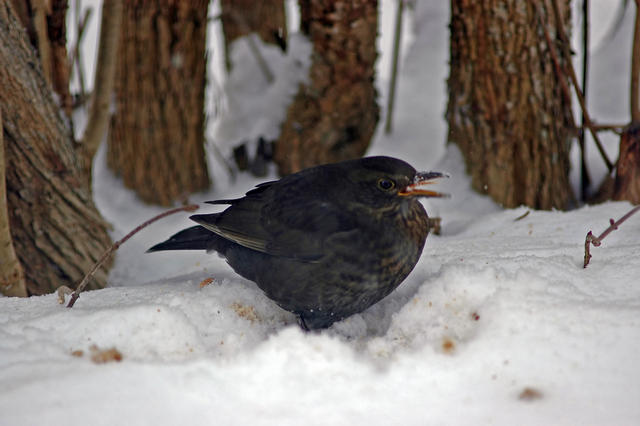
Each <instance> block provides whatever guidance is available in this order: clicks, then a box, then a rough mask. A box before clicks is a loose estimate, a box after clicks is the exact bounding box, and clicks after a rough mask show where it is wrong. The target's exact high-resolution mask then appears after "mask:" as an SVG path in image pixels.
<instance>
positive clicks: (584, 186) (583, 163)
mask: <svg viewBox="0 0 640 426" xmlns="http://www.w3.org/2000/svg"><path fill="white" fill-rule="evenodd" d="M588 77H589V0H582V91H583V92H584V98H585V101H586V99H587V87H588V81H589V78H588ZM584 122H585V119H584V112H583V113H582V114H580V133H579V135H578V143H579V145H580V195H581V199H582V200H586V199H587V195H588V194H587V192H588V190H589V186H590V185H591V178H590V177H589V170H588V169H587V150H586V143H585V131H584Z"/></svg>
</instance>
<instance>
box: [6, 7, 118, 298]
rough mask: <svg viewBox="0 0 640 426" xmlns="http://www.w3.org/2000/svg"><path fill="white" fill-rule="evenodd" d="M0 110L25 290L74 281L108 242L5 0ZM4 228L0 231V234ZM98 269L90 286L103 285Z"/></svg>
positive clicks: (38, 290)
mask: <svg viewBox="0 0 640 426" xmlns="http://www.w3.org/2000/svg"><path fill="white" fill-rule="evenodd" d="M0 87H1V88H2V90H0V113H1V115H2V119H3V123H2V131H3V136H4V146H5V150H4V154H5V167H6V169H5V172H6V176H5V177H6V197H7V204H6V205H3V206H0V207H1V208H3V209H7V210H8V216H9V227H10V237H11V240H12V241H9V242H8V241H4V240H3V241H0V245H6V244H8V243H12V244H13V247H14V250H15V254H16V256H17V258H18V260H19V262H20V264H21V266H22V269H23V271H24V276H25V281H26V287H27V291H28V293H29V294H45V293H50V292H51V291H53V290H54V289H56V288H57V287H58V286H60V285H62V284H65V285H67V286H71V287H72V286H73V285H74V283H75V282H77V281H78V280H80V279H81V278H82V276H83V275H84V272H85V271H86V270H88V269H89V268H90V267H91V266H92V265H93V264H94V263H95V261H96V260H97V259H99V258H100V256H101V254H102V253H103V252H104V251H105V250H106V249H107V247H109V245H110V244H111V241H110V239H109V236H108V234H107V231H106V229H107V224H106V223H105V222H104V220H103V219H102V218H101V216H100V214H99V213H98V211H97V210H96V209H95V206H94V205H93V202H92V200H91V196H90V191H89V185H88V179H87V178H86V177H85V176H84V175H83V174H82V170H81V168H80V162H79V161H78V158H77V155H76V152H75V151H74V148H73V141H72V137H71V131H70V129H69V128H68V127H66V126H65V123H64V121H63V119H62V116H61V114H60V109H59V107H58V106H57V105H56V104H55V102H54V100H53V96H52V94H51V90H50V87H49V86H48V84H47V83H46V81H45V79H44V76H43V73H42V69H41V67H40V66H39V63H38V59H37V57H36V56H35V53H34V50H33V48H32V47H31V46H30V45H29V41H28V40H27V38H26V36H25V31H24V28H23V27H22V24H21V23H20V22H19V21H18V18H17V16H16V14H15V11H14V10H13V8H12V7H11V5H10V3H8V2H3V3H0ZM4 235H6V234H0V238H1V237H2V236H4ZM106 275H107V274H106V272H105V271H104V270H102V271H99V272H98V274H97V275H96V280H95V281H94V282H93V283H92V284H91V287H92V288H98V287H103V286H104V285H105V283H106V278H107V276H106Z"/></svg>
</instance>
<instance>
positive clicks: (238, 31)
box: [220, 0, 287, 70]
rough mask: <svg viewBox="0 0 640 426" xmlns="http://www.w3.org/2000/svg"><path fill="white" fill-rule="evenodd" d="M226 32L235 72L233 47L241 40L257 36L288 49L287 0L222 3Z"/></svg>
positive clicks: (223, 0) (229, 0)
mask: <svg viewBox="0 0 640 426" xmlns="http://www.w3.org/2000/svg"><path fill="white" fill-rule="evenodd" d="M220 8H221V10H222V33H223V35H224V53H225V59H226V62H227V69H228V70H229V69H231V62H230V59H229V46H230V45H231V43H233V42H234V41H235V40H237V39H238V38H240V37H243V36H246V35H248V34H250V33H256V34H258V36H259V37H260V38H261V39H262V41H264V42H265V43H269V44H275V45H278V46H280V47H281V48H282V50H285V48H286V40H287V19H286V16H285V11H284V0H263V1H258V2H257V1H254V0H222V1H221V2H220Z"/></svg>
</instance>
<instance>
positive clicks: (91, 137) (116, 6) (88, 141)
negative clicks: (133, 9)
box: [82, 0, 123, 176]
mask: <svg viewBox="0 0 640 426" xmlns="http://www.w3.org/2000/svg"><path fill="white" fill-rule="evenodd" d="M122 13H123V0H111V1H105V2H104V4H103V5H102V22H101V28H100V46H99V48H98V61H97V64H96V72H95V79H94V82H95V83H94V85H93V101H92V103H91V110H90V112H89V120H88V122H87V128H86V129H85V131H84V136H83V138H82V139H83V140H82V150H83V157H84V158H83V161H85V168H86V170H87V171H88V173H89V176H90V170H91V160H92V159H93V156H94V154H95V153H96V151H97V150H98V147H99V146H100V142H101V141H102V137H103V136H104V133H105V131H106V129H107V124H108V120H109V104H110V102H111V95H112V92H113V86H114V81H115V75H116V65H117V61H116V59H117V55H118V41H119V39H120V26H121V23H122Z"/></svg>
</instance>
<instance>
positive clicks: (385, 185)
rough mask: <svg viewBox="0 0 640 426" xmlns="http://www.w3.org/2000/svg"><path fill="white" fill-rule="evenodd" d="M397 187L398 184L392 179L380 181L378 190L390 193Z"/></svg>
mask: <svg viewBox="0 0 640 426" xmlns="http://www.w3.org/2000/svg"><path fill="white" fill-rule="evenodd" d="M395 186H396V183H395V182H394V181H392V180H391V179H384V178H382V179H378V188H380V189H382V190H383V191H389V190H390V189H393V188H395Z"/></svg>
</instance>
